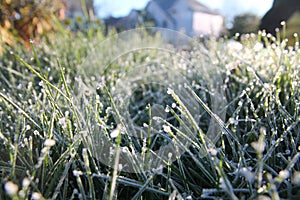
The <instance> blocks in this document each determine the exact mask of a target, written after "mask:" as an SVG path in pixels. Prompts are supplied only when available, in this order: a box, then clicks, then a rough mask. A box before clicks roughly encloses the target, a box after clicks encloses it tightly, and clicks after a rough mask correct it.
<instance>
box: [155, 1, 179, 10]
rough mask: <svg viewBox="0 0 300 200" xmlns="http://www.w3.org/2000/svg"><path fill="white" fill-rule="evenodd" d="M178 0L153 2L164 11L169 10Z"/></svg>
mask: <svg viewBox="0 0 300 200" xmlns="http://www.w3.org/2000/svg"><path fill="white" fill-rule="evenodd" d="M177 1H178V0H153V2H155V3H156V4H157V5H158V6H159V7H160V8H161V9H162V10H169V9H170V8H171V7H172V6H173V5H174V4H175V3H176V2H177Z"/></svg>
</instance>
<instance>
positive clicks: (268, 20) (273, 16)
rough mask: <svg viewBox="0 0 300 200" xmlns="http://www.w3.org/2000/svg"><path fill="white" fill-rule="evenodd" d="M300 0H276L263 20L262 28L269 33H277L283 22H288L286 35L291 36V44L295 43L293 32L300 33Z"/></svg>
mask: <svg viewBox="0 0 300 200" xmlns="http://www.w3.org/2000/svg"><path fill="white" fill-rule="evenodd" d="M299 15H300V1H299V0H274V2H273V5H272V7H271V9H270V10H269V11H268V12H267V13H266V14H265V15H264V17H263V18H262V20H261V24H260V29H261V30H265V31H266V32H267V33H271V34H272V35H274V36H275V35H276V31H275V30H276V29H279V30H281V28H282V25H281V22H282V21H285V22H286V27H287V32H286V33H287V34H286V35H285V36H284V37H287V38H289V40H290V45H293V43H294V42H293V41H294V37H293V34H294V33H295V32H296V33H298V34H299V33H300V21H299Z"/></svg>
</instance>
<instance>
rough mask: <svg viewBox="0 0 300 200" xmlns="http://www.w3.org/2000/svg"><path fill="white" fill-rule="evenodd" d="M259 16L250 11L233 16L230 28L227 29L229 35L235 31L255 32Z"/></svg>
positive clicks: (242, 32)
mask: <svg viewBox="0 0 300 200" xmlns="http://www.w3.org/2000/svg"><path fill="white" fill-rule="evenodd" d="M259 23H260V18H259V17H258V16H256V15H254V14H251V13H244V14H241V15H237V16H235V17H234V20H233V25H232V28H231V29H230V30H229V34H230V36H234V35H235V34H236V33H239V34H245V33H256V32H257V31H258V29H259Z"/></svg>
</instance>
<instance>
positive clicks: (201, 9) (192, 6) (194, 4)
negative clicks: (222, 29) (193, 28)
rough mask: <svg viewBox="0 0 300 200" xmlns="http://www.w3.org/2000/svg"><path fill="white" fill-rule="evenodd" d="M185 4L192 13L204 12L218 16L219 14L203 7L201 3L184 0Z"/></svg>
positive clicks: (193, 0) (194, 0)
mask: <svg viewBox="0 0 300 200" xmlns="http://www.w3.org/2000/svg"><path fill="white" fill-rule="evenodd" d="M186 2H187V4H188V6H189V8H190V9H191V10H193V11H198V12H204V13H208V14H213V15H220V13H218V12H217V11H215V10H212V9H210V8H208V7H207V6H205V5H203V4H202V3H200V2H198V1H196V0H186Z"/></svg>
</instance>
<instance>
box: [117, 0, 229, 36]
mask: <svg viewBox="0 0 300 200" xmlns="http://www.w3.org/2000/svg"><path fill="white" fill-rule="evenodd" d="M132 12H133V11H132ZM132 12H131V13H130V14H129V15H128V16H127V17H125V18H127V20H129V21H130V20H135V19H137V18H138V17H137V16H139V19H144V22H145V19H147V20H150V21H153V24H154V25H155V26H156V27H162V28H167V29H172V30H175V31H180V32H183V33H185V34H187V35H188V36H191V37H193V36H199V35H203V36H208V35H213V36H216V37H218V36H220V35H221V34H222V32H223V30H224V17H223V16H222V15H221V14H220V13H218V12H217V11H215V10H212V9H210V8H208V7H206V6H205V5H203V4H201V3H199V2H198V1H197V0H151V1H150V2H149V3H148V4H147V6H146V7H145V9H144V11H143V13H144V14H143V15H141V14H140V15H137V16H135V15H134V14H133V13H132ZM120 20H124V19H120ZM139 23H140V22H139ZM121 24H122V25H123V28H124V29H129V28H132V25H133V24H134V23H132V24H131V26H128V27H127V26H126V25H125V24H124V23H121Z"/></svg>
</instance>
